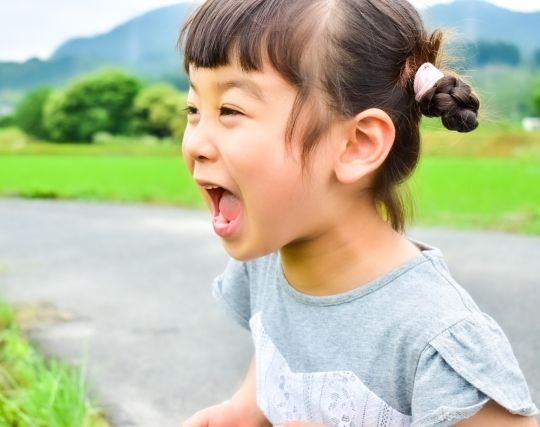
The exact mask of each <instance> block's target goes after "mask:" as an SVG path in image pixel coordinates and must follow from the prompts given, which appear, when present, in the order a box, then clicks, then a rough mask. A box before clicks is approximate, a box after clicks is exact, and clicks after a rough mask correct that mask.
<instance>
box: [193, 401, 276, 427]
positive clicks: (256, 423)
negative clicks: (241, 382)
mask: <svg viewBox="0 0 540 427" xmlns="http://www.w3.org/2000/svg"><path fill="white" fill-rule="evenodd" d="M267 425H268V424H266V423H261V420H260V419H258V418H257V417H256V416H254V414H253V413H250V412H249V411H246V410H245V409H243V408H242V406H240V405H238V404H237V403H236V402H234V401H232V400H227V401H225V402H223V403H220V404H219V405H214V406H210V407H209V408H206V409H203V410H201V411H199V412H197V413H195V414H194V415H193V416H191V417H190V418H189V419H187V420H186V421H185V422H184V423H183V424H182V427H262V426H267Z"/></svg>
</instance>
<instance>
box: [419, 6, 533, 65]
mask: <svg viewBox="0 0 540 427" xmlns="http://www.w3.org/2000/svg"><path fill="white" fill-rule="evenodd" d="M422 15H423V18H424V20H425V22H426V24H427V26H428V28H430V29H434V28H438V27H447V28H448V27H450V28H452V29H454V30H455V31H456V32H457V33H458V35H459V36H460V39H461V40H460V41H465V40H468V41H478V40H486V41H505V42H510V43H512V44H515V45H516V46H518V47H519V48H520V49H521V51H522V53H523V54H524V55H525V56H528V57H530V56H531V55H532V53H533V51H534V50H535V49H539V48H540V12H533V13H524V12H515V11H512V10H508V9H502V8H500V7H498V6H495V5H493V4H491V3H488V2H487V1H484V0H456V1H454V2H453V3H448V4H437V5H434V6H431V7H430V8H428V9H426V10H425V11H424V12H423V14H422Z"/></svg>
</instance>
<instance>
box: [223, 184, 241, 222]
mask: <svg viewBox="0 0 540 427" xmlns="http://www.w3.org/2000/svg"><path fill="white" fill-rule="evenodd" d="M241 209H242V206H241V205H240V200H238V199H237V198H236V197H235V196H234V195H233V194H232V193H230V192H229V191H225V192H224V193H223V195H222V196H221V200H220V201H219V210H220V212H221V214H222V215H223V217H224V218H225V219H226V220H227V221H232V220H235V219H236V218H238V215H240V211H241Z"/></svg>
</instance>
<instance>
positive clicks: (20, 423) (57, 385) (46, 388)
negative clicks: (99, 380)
mask: <svg viewBox="0 0 540 427" xmlns="http://www.w3.org/2000/svg"><path fill="white" fill-rule="evenodd" d="M15 318H16V315H15V312H14V311H13V309H12V308H10V307H9V306H8V305H6V304H5V303H3V302H1V301H0V426H1V427H107V426H109V424H108V423H107V421H105V419H104V418H103V417H102V416H101V414H100V412H99V411H98V410H97V409H96V408H95V407H93V406H92V405H91V404H90V403H89V402H88V399H87V398H86V394H85V393H86V392H85V379H84V370H77V369H75V368H72V367H69V366H67V365H65V364H62V363H60V362H58V361H56V360H54V359H51V360H45V359H44V358H43V357H42V356H41V355H39V354H38V353H37V352H36V351H35V350H34V349H33V348H32V346H31V345H30V344H29V343H28V341H27V340H26V339H25V338H24V336H23V335H22V334H21V332H20V330H19V328H18V326H17V323H16V321H15Z"/></svg>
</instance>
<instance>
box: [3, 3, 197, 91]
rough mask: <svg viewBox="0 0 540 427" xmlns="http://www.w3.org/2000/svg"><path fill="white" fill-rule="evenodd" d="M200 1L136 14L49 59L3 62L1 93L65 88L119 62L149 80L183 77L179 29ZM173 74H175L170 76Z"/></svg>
mask: <svg viewBox="0 0 540 427" xmlns="http://www.w3.org/2000/svg"><path fill="white" fill-rule="evenodd" d="M195 7H196V3H195V2H193V3H179V4H177V5H173V6H165V7H162V8H159V9H155V10H153V11H150V12H147V13H145V14H143V15H140V16H138V17H136V18H133V19H131V20H129V21H127V22H125V23H124V24H122V25H120V26H118V27H116V28H114V29H112V30H111V31H109V32H107V33H104V34H99V35H97V36H93V37H84V38H82V37H81V38H74V39H70V40H68V41H66V42H65V43H63V44H62V45H61V46H59V47H58V48H57V49H56V51H55V52H54V53H53V54H52V55H51V57H50V58H49V59H47V60H45V61H42V60H40V59H38V58H32V59H29V60H28V61H25V62H23V63H16V62H0V91H2V90H27V89H30V88H33V87H36V86H41V85H50V86H61V85H64V84H65V83H66V82H68V81H69V80H70V79H72V78H74V77H76V76H78V75H80V74H84V73H87V72H90V71H93V70H96V69H98V68H101V67H103V66H106V65H107V66H119V67H122V68H125V69H127V70H129V71H131V72H133V73H134V74H137V75H139V76H141V77H143V78H147V79H150V80H152V79H160V78H163V77H166V76H169V80H179V79H180V75H181V56H180V53H179V52H178V51H177V50H176V40H177V38H178V34H179V31H180V27H181V25H182V23H183V22H184V20H185V19H186V18H187V16H188V15H189V14H190V13H191V11H192V10H193V9H194V8H195ZM171 76H172V77H171Z"/></svg>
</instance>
